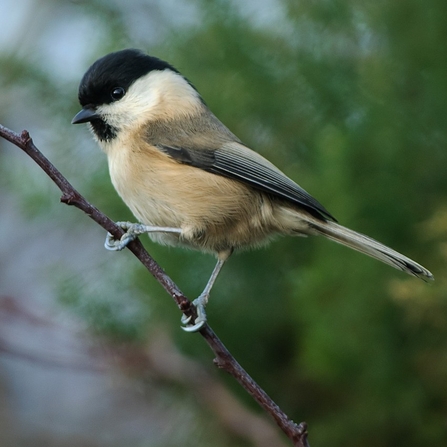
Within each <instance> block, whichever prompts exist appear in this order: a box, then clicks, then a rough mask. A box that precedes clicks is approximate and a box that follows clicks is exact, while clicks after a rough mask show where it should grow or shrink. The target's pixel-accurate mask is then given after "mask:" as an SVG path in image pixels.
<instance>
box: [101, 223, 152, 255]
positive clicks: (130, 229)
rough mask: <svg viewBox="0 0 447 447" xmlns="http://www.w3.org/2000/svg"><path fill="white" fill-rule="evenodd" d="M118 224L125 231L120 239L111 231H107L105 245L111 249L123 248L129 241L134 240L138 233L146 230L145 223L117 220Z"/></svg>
mask: <svg viewBox="0 0 447 447" xmlns="http://www.w3.org/2000/svg"><path fill="white" fill-rule="evenodd" d="M116 224H117V225H118V226H119V227H121V228H122V229H123V230H124V231H125V233H124V234H123V235H122V236H121V238H120V239H115V238H114V237H113V236H112V235H111V234H110V233H107V236H106V241H105V242H104V247H105V248H106V249H107V250H110V251H120V250H122V249H123V248H125V247H126V246H127V244H128V243H129V242H131V241H133V240H134V239H135V238H136V237H137V236H138V235H140V234H142V233H144V232H145V231H143V227H144V225H142V224H139V223H131V222H116Z"/></svg>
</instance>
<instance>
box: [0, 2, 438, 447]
mask: <svg viewBox="0 0 447 447" xmlns="http://www.w3.org/2000/svg"><path fill="white" fill-rule="evenodd" d="M135 3H136V2H135ZM185 3H186V2H185ZM62 4H63V5H64V6H61V5H62ZM129 5H132V2H130V3H129ZM188 5H189V6H190V7H191V8H192V11H193V14H192V15H193V17H195V19H194V20H191V23H186V24H185V23H182V24H181V25H178V24H177V25H176V24H172V23H171V24H169V21H168V23H167V24H166V26H165V27H164V29H163V33H162V37H161V35H160V34H161V30H160V29H159V30H158V32H159V35H158V37H156V38H151V39H149V38H148V37H146V36H145V33H144V30H141V29H140V31H139V33H137V32H136V30H135V27H134V25H133V22H132V17H130V18H129V14H128V13H129V10H128V9H127V8H121V7H120V6H118V5H117V4H114V3H108V2H100V1H93V2H89V3H88V4H86V3H82V2H80V3H73V4H70V3H68V2H67V3H65V2H61V4H60V5H59V7H60V8H67V10H64V11H65V12H63V13H67V12H69V11H70V8H75V9H76V8H77V12H78V13H79V11H81V12H82V14H85V15H86V16H89V17H90V18H92V20H95V21H96V22H97V23H99V24H101V25H102V28H101V29H102V31H101V33H102V34H100V36H101V38H100V39H94V40H92V41H89V49H88V54H87V56H86V57H85V59H86V65H85V68H86V67H87V65H88V64H89V63H91V62H92V61H93V60H95V59H96V58H97V57H99V56H101V55H103V54H105V53H106V52H108V51H112V50H117V49H121V48H124V47H141V48H144V49H145V50H147V51H148V52H149V53H151V54H153V55H156V56H158V57H160V58H162V59H166V60H168V61H169V62H171V63H172V64H173V65H174V66H175V67H177V68H178V69H179V70H180V71H181V72H182V73H183V74H184V75H185V76H186V77H187V78H188V79H189V80H190V81H191V82H192V83H193V84H194V85H195V86H196V87H197V89H198V90H199V91H200V92H201V94H202V96H203V97H204V99H205V101H206V102H207V104H208V105H209V106H210V108H211V109H212V110H213V111H214V113H215V114H216V115H217V116H218V117H219V118H220V119H221V120H222V121H223V122H224V123H225V124H226V125H227V126H228V127H229V128H230V129H231V130H232V131H233V132H234V133H236V134H237V135H238V136H239V137H240V138H241V139H242V140H243V141H244V142H245V143H246V144H247V145H249V146H250V147H252V148H254V149H256V150H258V151H259V152H260V153H262V154H263V155H265V156H266V157H268V158H269V159H270V160H271V161H272V162H274V163H275V164H276V165H277V166H278V167H280V168H281V169H283V170H284V172H286V173H287V174H288V175H289V176H290V177H292V178H293V179H295V180H296V181H297V182H298V183H299V184H300V185H301V186H303V187H304V188H305V189H306V190H308V191H309V192H311V193H312V194H313V195H314V196H315V197H316V198H318V200H319V201H321V202H322V203H323V204H324V205H325V206H326V207H327V208H328V209H329V211H330V212H331V213H332V214H334V215H335V217H337V219H338V220H339V221H340V223H342V224H343V225H346V226H349V227H351V228H353V229H356V230H358V231H361V232H363V233H366V234H369V235H371V236H372V237H374V238H376V239H378V240H380V241H382V242H384V243H387V244H388V245H390V246H392V247H393V248H395V249H397V250H399V251H402V252H404V253H405V254H407V255H408V256H410V257H412V258H414V259H416V260H417V261H419V262H420V263H422V264H423V265H425V266H426V267H428V268H429V269H430V270H432V272H433V274H434V275H435V278H436V282H435V283H434V284H433V285H431V284H430V285H427V284H424V283H422V282H420V281H418V280H416V279H412V278H407V277H405V275H404V274H401V273H399V272H397V271H395V270H393V269H391V268H389V267H387V266H384V265H381V264H380V263H378V262H376V261H374V260H371V259H368V258H366V257H364V256H362V255H360V254H357V253H355V252H351V251H349V250H347V249H345V248H344V247H339V246H337V245H335V244H332V243H330V242H328V241H325V240H319V239H301V238H297V239H290V238H289V239H279V240H277V241H276V242H274V243H273V244H271V245H270V246H269V247H268V248H266V249H261V250H258V251H255V252H247V253H242V254H239V255H235V256H234V257H233V258H232V259H231V260H230V261H229V263H228V265H227V266H226V267H225V269H224V271H223V273H222V276H221V277H220V278H219V280H218V282H217V284H216V287H215V289H214V291H213V296H212V299H211V304H210V305H209V321H210V324H211V325H212V326H213V328H214V329H215V330H216V332H217V333H218V334H219V336H220V337H221V338H222V340H223V341H224V342H225V343H226V344H227V345H228V347H229V348H230V350H231V351H232V352H233V353H234V354H235V356H236V357H237V358H238V359H239V360H240V361H241V363H242V364H243V366H244V367H245V368H246V369H247V370H248V371H249V372H250V373H251V374H252V375H253V377H254V378H255V379H256V380H258V381H259V383H260V384H261V385H262V386H263V387H264V388H265V389H266V391H267V392H268V393H269V394H271V395H272V397H273V398H274V399H275V400H276V401H277V402H278V403H279V404H280V406H282V407H283V408H284V410H285V411H286V412H287V413H288V414H289V415H290V416H291V417H292V418H293V419H294V420H298V421H299V420H306V421H307V422H308V423H309V425H310V428H311V432H310V433H311V438H310V439H311V444H312V445H313V446H326V445H331V446H346V445H352V446H362V447H368V446H379V445H380V446H393V447H398V446H422V445H433V446H436V445H439V446H441V445H446V443H447V380H446V378H447V301H446V298H447V296H446V295H447V292H446V286H447V277H446V273H445V271H446V267H447V250H446V247H447V245H446V242H447V206H446V199H447V175H446V167H447V151H446V148H447V132H446V129H447V76H446V74H447V51H446V42H447V3H446V2H445V0H429V1H427V2H420V1H416V0H407V1H405V2H404V1H393V2H389V1H384V0H377V1H374V2H371V1H364V0H332V1H325V0H324V1H319V2H314V1H310V0H305V1H297V0H278V5H279V6H277V9H275V10H274V11H280V14H279V15H278V14H276V15H275V14H273V12H272V19H271V20H269V17H268V14H266V16H267V18H264V20H263V21H261V22H256V21H254V20H251V18H250V14H249V13H247V11H246V10H244V9H243V8H242V9H241V8H240V7H239V6H240V5H238V4H237V3H236V2H231V1H224V0H220V1H215V2H208V1H205V0H195V1H193V0H191V1H190V2H188ZM259 8H262V6H259ZM61 10H62V9H61ZM172 14H173V15H175V12H173V13H172ZM55 20H56V18H55ZM140 28H141V27H140ZM148 32H149V31H148ZM0 70H1V71H0V79H1V83H2V85H3V88H2V90H4V91H5V92H7V94H6V95H4V96H3V98H2V99H0V103H1V104H2V108H1V111H0V117H1V120H2V122H3V123H4V124H5V125H8V124H11V126H12V125H15V129H16V130H20V129H21V128H23V127H26V128H28V129H30V130H31V131H33V129H34V131H35V133H34V138H35V141H36V143H37V144H38V146H39V147H41V148H42V149H45V148H46V147H48V148H49V149H48V151H49V153H50V158H51V159H52V160H53V161H54V162H55V164H56V165H57V166H58V167H59V168H60V169H61V170H62V172H64V174H66V175H67V177H68V178H69V179H75V181H74V183H75V185H76V187H78V188H79V189H80V191H81V192H82V193H84V194H85V195H86V196H87V197H88V198H89V199H90V200H91V201H92V202H94V203H95V204H96V205H97V206H98V207H100V208H101V209H103V210H104V211H105V212H106V213H107V214H109V215H110V216H112V217H113V218H115V219H116V220H126V219H131V218H132V217H131V215H130V213H129V211H128V210H127V209H126V207H125V206H124V205H123V204H122V203H121V202H120V200H119V199H118V197H117V196H116V194H115V192H114V191H113V189H112V187H111V186H110V183H109V179H108V174H107V169H106V166H105V164H106V160H105V158H104V157H102V156H101V155H100V154H98V153H97V148H96V147H95V146H94V144H93V142H91V140H90V139H89V136H88V132H87V130H86V129H82V128H79V127H76V129H71V128H70V127H69V121H70V119H71V117H72V116H73V115H74V113H75V112H76V111H77V108H78V105H77V104H76V88H77V82H78V80H75V79H61V78H60V77H57V76H55V75H54V73H52V71H51V69H49V67H46V66H45V65H44V64H42V63H41V61H40V60H39V59H38V58H37V57H33V56H32V54H31V52H29V53H28V54H27V55H26V57H23V52H22V53H21V55H20V54H19V55H15V54H14V53H13V52H10V53H8V54H7V53H3V54H2V55H1V59H0ZM18 102H19V103H22V104H23V102H25V103H26V105H27V110H28V111H27V113H26V114H20V118H19V117H18V116H17V115H18V114H19V113H18V112H17V111H16V107H17V103H18ZM14 112H15V115H14ZM19 112H20V110H19ZM36 117H38V119H36ZM33 120H34V121H33ZM36 134H37V135H36ZM39 137H40V138H39ZM42 142H44V144H42ZM1 144H2V146H0V175H1V180H0V187H1V188H5V189H7V190H8V191H10V192H11V191H14V193H17V195H18V196H20V197H21V203H22V204H23V210H24V213H27V214H28V215H29V216H30V218H34V219H45V218H49V217H51V218H53V219H54V218H60V219H62V221H64V220H63V219H64V217H63V216H64V215H66V213H67V210H66V209H62V210H61V209H59V208H58V207H59V205H57V196H56V194H55V192H54V189H53V188H52V187H51V185H50V184H49V183H46V180H44V181H43V182H42V181H41V179H40V177H41V176H42V174H41V173H40V172H37V168H36V167H35V166H32V165H30V166H28V165H26V167H23V166H24V164H25V163H24V161H23V159H22V158H20V157H11V155H10V154H9V152H12V150H11V149H10V148H5V147H4V143H3V142H1ZM7 156H8V157H10V158H8V163H7V164H6V163H4V162H3V160H6V159H7V158H6V157H7ZM12 168H13V169H12ZM20 173H22V174H20ZM23 173H25V175H26V176H27V178H28V179H29V182H27V184H26V185H24V184H23V183H22V182H20V176H21V175H23ZM18 174H19V176H18ZM38 178H39V179H38ZM55 203H56V204H55ZM60 208H61V207H60ZM83 219H84V217H83V216H79V215H77V214H76V213H75V212H73V211H70V219H68V218H65V221H64V222H65V224H67V225H73V226H76V222H78V221H81V220H83ZM68 220H70V222H68ZM87 228H88V227H87ZM145 244H146V245H147V247H148V249H149V250H150V252H151V253H152V254H153V255H154V257H155V258H156V259H157V260H158V261H159V262H160V263H161V264H162V266H163V267H164V268H165V269H166V270H167V272H168V273H169V274H171V275H172V277H173V278H174V280H176V281H177V282H178V284H179V285H180V287H181V288H182V289H183V290H184V291H185V292H186V293H187V294H188V295H190V296H191V297H193V296H194V295H196V294H198V293H199V292H200V290H201V288H202V287H203V284H204V283H205V282H206V280H207V277H208V275H209V273H210V271H211V269H212V266H213V263H214V260H213V259H212V258H211V257H208V256H204V255H200V254H197V253H191V252H183V251H178V250H173V249H167V248H165V247H157V246H153V245H151V244H150V243H149V242H147V241H145ZM98 245H99V247H100V246H101V245H102V241H99V240H98ZM104 256H105V255H104ZM117 257H121V259H120V260H118V259H117ZM115 262H117V263H118V262H119V263H120V264H119V265H120V266H121V267H122V268H124V269H125V271H126V272H128V273H126V275H123V274H122V268H121V267H120V269H118V268H116V270H113V271H114V272H115V273H116V272H117V271H118V270H120V272H121V273H120V274H114V275H112V274H110V275H109V276H110V278H108V281H107V282H108V283H109V284H110V281H113V278H114V279H115V280H116V283H115V286H116V284H119V287H118V288H116V287H115V286H113V287H111V286H110V285H109V287H108V288H107V290H101V275H104V271H105V270H106V269H107V267H106V265H105V264H106V263H105V262H104V265H99V266H98V267H97V269H98V270H97V271H94V272H93V273H92V274H91V275H90V277H88V278H86V277H85V275H84V276H83V275H80V277H75V278H74V277H73V276H72V275H71V274H68V273H66V272H63V271H61V272H60V274H59V275H58V279H57V284H56V285H55V286H56V287H57V288H58V290H59V293H60V297H61V300H62V302H64V303H66V304H67V305H69V306H71V308H72V309H73V311H74V312H77V313H78V314H79V315H81V316H82V317H83V318H85V319H86V320H87V321H88V323H89V324H90V325H91V327H92V329H93V330H95V331H96V332H98V333H101V334H107V335H108V336H110V337H112V338H113V339H115V340H133V341H135V342H141V341H144V340H145V337H147V333H148V329H149V328H150V327H152V326H153V325H154V324H155V321H159V320H162V321H163V322H164V323H165V324H166V325H169V327H170V328H171V329H172V334H173V337H174V338H175V339H176V342H177V343H178V345H179V346H180V347H181V348H182V349H183V350H184V351H185V352H188V353H190V354H191V355H193V356H195V357H196V358H197V357H200V356H201V357H202V361H203V363H204V364H206V362H208V361H209V360H210V355H209V352H208V350H207V348H206V347H205V346H203V343H202V341H201V340H200V339H199V338H198V337H188V336H185V335H184V334H183V333H181V332H180V331H179V330H178V325H179V321H178V320H179V315H178V312H177V311H176V309H175V308H174V306H173V305H172V303H171V302H170V300H169V299H167V298H166V296H165V295H164V293H163V292H162V291H161V290H160V288H159V287H158V286H157V285H156V283H155V281H154V280H152V278H149V277H148V275H147V273H146V272H145V271H143V269H142V268H141V267H139V266H138V265H137V263H136V262H135V261H133V260H132V258H131V257H130V256H128V255H126V254H119V255H116V257H110V256H108V257H107V264H108V265H110V264H111V263H115ZM112 276H113V278H112ZM61 278H65V279H61ZM73 281H74V282H73ZM98 283H99V284H98ZM114 287H115V288H114ZM111 289H113V290H115V291H116V290H117V298H110V295H111V293H110V290H111ZM112 295H113V294H112ZM148 295H149V296H150V299H149V298H148ZM123 300H124V301H123ZM223 380H226V379H225V378H224V379H223ZM228 386H230V387H233V388H234V392H235V393H237V394H239V395H240V398H241V399H244V400H246V403H247V405H249V406H251V405H253V404H252V403H251V402H250V400H249V399H248V398H247V397H246V396H245V395H244V393H243V392H241V391H240V390H239V389H238V387H237V386H236V385H235V384H234V383H233V382H232V381H230V380H228ZM254 408H255V407H254ZM238 442H239V441H238V440H236V439H229V440H228V445H233V446H234V445H242V444H238ZM219 445H220V444H219ZM222 445H226V444H222Z"/></svg>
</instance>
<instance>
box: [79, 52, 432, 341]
mask: <svg viewBox="0 0 447 447" xmlns="http://www.w3.org/2000/svg"><path fill="white" fill-rule="evenodd" d="M78 99H79V102H80V105H81V107H82V108H81V110H80V111H79V112H78V113H77V114H76V116H75V117H74V118H73V120H72V123H73V124H80V123H89V125H90V128H91V131H92V134H93V137H94V139H95V140H96V142H97V143H98V145H99V146H100V148H101V149H102V150H103V151H104V152H105V154H106V156H107V159H108V166H109V172H110V178H111V181H112V184H113V186H114V187H115V189H116V191H117V192H118V194H119V196H120V197H121V198H122V200H123V201H124V203H125V204H126V205H127V206H128V207H129V208H130V210H131V211H132V213H133V214H134V216H135V217H136V219H137V220H138V222H137V223H130V222H118V224H119V225H120V226H121V227H122V228H123V229H124V230H125V233H124V235H123V236H122V237H121V239H119V240H115V239H114V238H113V236H112V235H110V234H108V235H107V238H106V242H105V246H106V248H107V249H109V250H122V249H123V248H124V247H126V245H127V244H128V243H129V242H130V241H132V240H133V239H135V238H136V237H138V236H139V235H141V234H143V233H147V234H148V235H149V237H150V238H151V239H152V240H153V241H155V242H157V243H160V244H164V245H171V246H179V247H187V248H192V249H196V250H199V251H201V252H205V253H213V254H215V255H216V257H217V263H216V265H215V267H214V270H213V272H212V274H211V276H210V278H209V280H208V282H207V284H206V286H205V288H204V290H203V292H202V293H201V294H200V295H199V297H198V298H197V299H195V300H194V301H193V304H194V306H195V307H196V310H197V317H196V318H195V319H194V320H193V321H192V320H191V317H186V316H185V315H184V316H183V317H182V324H183V329H185V330H186V331H188V332H195V331H200V330H201V329H202V328H203V327H204V325H205V324H206V321H207V317H206V312H205V306H206V304H207V302H208V299H209V295H210V292H211V289H212V287H213V284H214V282H215V280H216V278H217V276H218V274H219V272H220V271H221V269H222V266H223V265H224V263H225V261H226V260H227V259H228V258H229V257H230V255H231V254H232V253H233V252H234V251H238V250H241V249H246V248H253V247H258V246H261V245H263V244H266V243H268V242H269V241H270V240H271V239H272V238H273V237H274V236H276V235H289V236H314V235H315V236H318V235H320V236H324V237H326V238H328V239H330V240H332V241H335V242H338V243H340V244H342V245H345V246H347V247H349V248H352V249H354V250H357V251H359V252H361V253H364V254H366V255H369V256H371V257H373V258H376V259H378V260H380V261H382V262H384V263H386V264H389V265H391V266H392V267H395V268H396V269H399V270H402V271H404V272H406V273H408V274H410V275H412V276H415V277H418V278H421V279H423V280H431V279H433V275H432V274H431V272H430V271H429V270H427V269H426V268H424V267H423V266H422V265H420V264H418V263H416V262H415V261H413V260H411V259H410V258H408V257H406V256H404V255H402V254H400V253H398V252H397V251H395V250H393V249H391V248H389V247H387V246H385V245H383V244H381V243H380V242H378V241H376V240H374V239H372V238H370V237H368V236H366V235H363V234H361V233H357V232H356V231H353V230H350V229H348V228H346V227H344V226H342V225H340V224H339V223H338V222H337V220H336V219H335V218H334V217H333V216H332V215H331V214H330V213H329V211H328V210H327V209H326V208H325V207H324V206H323V205H322V204H320V202H318V201H317V200H316V199H315V198H313V197H312V196H311V195H310V194H309V193H308V192H307V191H305V190H304V189H303V188H302V187H301V186H299V185H298V184H297V183H296V182H294V181H293V180H292V179H290V178H289V177H287V176H286V175H285V174H284V173H283V172H282V171H281V170H280V169H279V168H277V167H276V166H275V165H274V164H272V163H271V162H270V161H268V160H267V159H266V158H264V157H263V156H261V155H260V154H259V153H257V152H255V151H254V150H252V149H250V148H249V147H248V146H246V145H245V144H244V143H243V142H242V141H241V140H240V139H239V138H238V137H236V136H235V135H234V134H233V133H232V132H231V131H230V130H229V129H228V128H227V127H226V126H225V125H224V124H222V122H221V121H220V120H219V119H218V118H217V117H216V116H215V115H214V114H213V113H212V112H211V110H210V109H209V108H208V106H207V105H206V103H205V101H204V99H203V98H202V97H201V95H200V94H199V92H198V91H197V89H196V88H195V87H194V86H193V84H192V83H191V82H190V81H189V80H188V79H187V78H186V77H184V76H183V75H182V74H181V73H180V72H179V71H178V70H177V69H176V68H174V67H173V66H172V65H170V64H169V63H168V62H165V61H163V60H161V59H158V58H156V57H154V56H150V55H148V54H146V53H145V52H144V51H141V50H138V49H133V48H130V49H124V50H120V51H116V52H112V53H110V54H107V55H105V56H103V57H101V58H100V59H98V60H97V61H96V62H94V63H93V64H92V65H91V66H90V67H89V68H88V70H87V71H86V73H85V74H84V76H83V77H82V79H81V82H80V84H79V92H78Z"/></svg>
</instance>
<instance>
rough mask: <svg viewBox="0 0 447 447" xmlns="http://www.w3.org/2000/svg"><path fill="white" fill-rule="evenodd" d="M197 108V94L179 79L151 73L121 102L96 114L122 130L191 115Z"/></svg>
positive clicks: (198, 99)
mask: <svg viewBox="0 0 447 447" xmlns="http://www.w3.org/2000/svg"><path fill="white" fill-rule="evenodd" d="M200 104H201V101H200V97H199V95H198V93H197V92H196V91H195V90H194V89H193V88H192V87H191V85H189V83H188V82H187V81H186V79H185V78H183V77H182V76H181V75H179V74H177V73H175V72H173V71H171V70H164V71H152V72H150V73H149V74H147V75H146V76H144V77H142V78H140V79H138V80H137V81H135V82H134V83H133V84H132V85H131V86H130V88H129V89H128V91H127V92H126V94H125V95H124V96H123V98H122V99H120V100H119V101H116V102H113V103H111V104H105V105H102V106H100V107H98V113H99V114H100V115H101V116H103V117H104V120H105V121H106V122H107V123H108V124H110V125H111V126H113V127H115V128H116V129H119V130H124V129H126V128H127V129H129V128H135V127H137V126H140V125H142V124H144V123H146V122H147V121H150V120H153V119H157V118H170V117H172V116H175V115H178V114H190V113H193V112H195V111H196V110H197V107H199V106H200Z"/></svg>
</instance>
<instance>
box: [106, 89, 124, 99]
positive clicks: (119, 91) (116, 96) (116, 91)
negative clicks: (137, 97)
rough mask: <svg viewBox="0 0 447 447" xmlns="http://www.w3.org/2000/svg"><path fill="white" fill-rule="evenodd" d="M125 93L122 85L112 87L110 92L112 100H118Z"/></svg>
mask: <svg viewBox="0 0 447 447" xmlns="http://www.w3.org/2000/svg"><path fill="white" fill-rule="evenodd" d="M125 93H126V92H125V90H124V89H123V88H122V87H114V88H112V91H111V92H110V96H111V97H112V99H113V100H114V101H118V100H120V99H121V98H122V97H123V96H124V94H125Z"/></svg>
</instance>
